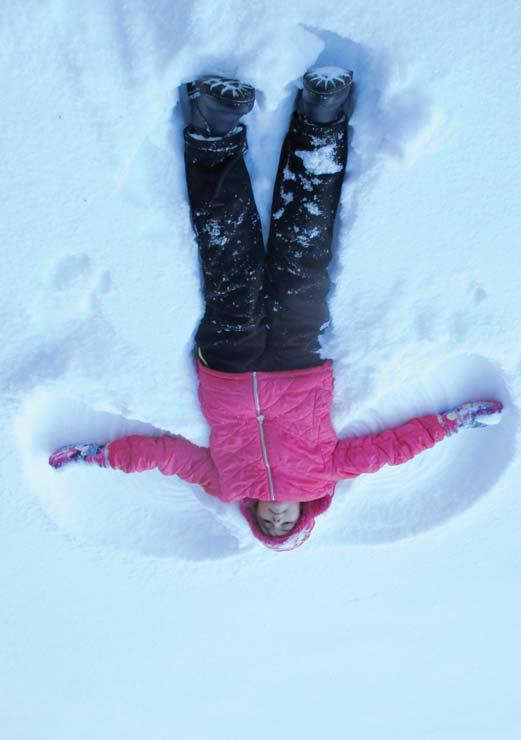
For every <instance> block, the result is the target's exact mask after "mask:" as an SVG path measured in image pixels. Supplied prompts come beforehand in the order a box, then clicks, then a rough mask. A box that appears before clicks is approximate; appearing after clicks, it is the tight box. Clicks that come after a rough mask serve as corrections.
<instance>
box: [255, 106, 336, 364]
mask: <svg viewBox="0 0 521 740" xmlns="http://www.w3.org/2000/svg"><path fill="white" fill-rule="evenodd" d="M347 143H348V142H347V122H346V119H345V118H344V120H343V121H341V122H340V123H332V124H327V125H326V124H321V125H317V124H315V123H311V122H309V121H307V120H305V119H303V118H302V117H300V116H298V115H297V114H295V113H294V114H293V116H292V119H291V123H290V128H289V131H288V133H287V135H286V138H285V140H284V143H283V146H282V152H281V155H280V161H279V168H278V173H277V178H276V182H275V188H274V193H273V205H272V215H271V226H270V235H269V242H268V256H267V274H266V285H265V293H266V308H267V313H268V324H267V327H266V328H267V330H268V334H267V349H266V359H265V368H266V369H269V370H275V369H287V370H289V369H294V368H298V367H313V366H315V365H319V364H320V363H321V362H322V360H321V358H320V356H319V354H318V353H319V351H320V343H319V338H318V337H319V334H320V332H321V330H322V329H323V328H324V327H325V325H326V324H327V323H328V321H329V309H328V305H327V294H328V291H329V286H330V280H329V275H328V271H327V268H328V265H329V263H330V261H331V257H332V251H331V241H332V233H333V224H334V220H335V215H336V211H337V207H338V202H339V199H340V192H341V189H342V182H343V179H344V175H345V168H346V161H347ZM268 363H269V364H268Z"/></svg>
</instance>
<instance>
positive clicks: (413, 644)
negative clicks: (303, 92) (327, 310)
mask: <svg viewBox="0 0 521 740" xmlns="http://www.w3.org/2000/svg"><path fill="white" fill-rule="evenodd" d="M478 6H479V7H476V4H475V3H474V2H470V0H461V1H460V2H458V3H452V2H449V1H448V0H439V1H438V2H436V3H420V4H419V5H418V3H416V2H413V1H412V0H403V1H402V2H398V0H388V2H385V3H384V2H383V1H382V0H369V2H368V1H367V0H352V1H351V2H350V3H338V2H336V0H323V2H321V3H320V4H317V3H312V2H311V1H310V0H299V2H294V1H293V0H290V1H289V2H286V3H284V11H283V13H282V14H281V9H280V6H279V5H277V4H276V3H275V4H274V3H271V2H267V0H250V2H238V1H237V0H230V2H227V3H225V4H222V3H215V2H214V0H193V2H187V1H186V0H181V1H180V2H178V3H171V2H167V0H130V2H126V3H117V2H112V0H109V2H107V1H106V0H91V2H89V3H86V2H81V1H80V2H77V3H67V2H63V0H43V1H42V2H29V1H27V0H26V1H24V2H14V0H7V1H6V2H5V3H4V4H3V12H2V19H1V23H0V55H1V57H0V58H1V60H2V64H1V80H2V124H1V132H2V137H1V141H2V165H3V166H2V171H3V176H2V179H1V184H0V188H1V201H0V202H1V208H2V218H1V221H0V229H1V234H2V262H1V264H2V270H1V273H0V279H1V287H2V290H1V292H0V311H1V316H2V324H1V326H2V344H1V349H0V352H1V363H0V373H1V385H0V388H1V408H2V417H1V418H2V435H1V438H0V455H1V461H2V471H3V474H2V479H3V485H2V495H1V498H0V593H1V599H0V620H1V630H0V666H1V668H0V728H1V736H2V738H5V739H6V740H51V739H52V740H62V739H63V740H65V739H67V740H69V739H70V738H74V740H84V739H85V740H86V739H87V738H88V739H89V740H91V739H92V738H94V737H96V738H100V739H101V740H105V739H106V740H145V738H146V739H147V740H148V739H149V738H153V740H167V739H168V740H170V739H171V738H177V737H182V738H184V739H185V740H219V739H220V738H223V740H224V739H226V740H233V739H235V738H245V737H247V738H250V740H279V738H284V739H286V738H289V739H290V740H293V738H295V739H296V738H298V739H299V740H316V739H317V738H323V737H324V738H327V739H328V740H345V738H353V739H356V740H395V739H396V740H456V739H457V740H492V739H493V740H519V738H521V712H520V709H519V696H518V694H519V676H520V670H521V650H520V626H521V620H520V617H519V615H520V613H521V597H520V588H519V584H520V560H521V558H520V548H519V531H520V524H521V503H520V496H519V479H520V476H521V451H520V444H519V440H518V434H517V430H518V423H519V405H520V402H521V342H520V331H519V316H520V310H521V298H520V293H521V291H520V286H521V260H520V259H519V241H520V240H519V234H520V229H521V218H520V203H521V187H520V172H521V168H520V162H519V158H520V156H519V155H520V148H519V144H518V139H519V120H520V119H521V110H520V97H519V95H517V94H516V91H517V90H518V86H519V84H518V77H519V69H520V62H521V59H520V44H519V28H520V21H519V8H518V3H516V2H514V0H499V1H498V2H497V3H494V4H490V3H479V4H478ZM478 11H479V12H478ZM310 66H333V67H337V66H345V67H348V68H350V69H353V70H354V77H355V80H356V83H357V89H358V102H357V108H356V112H355V114H354V116H353V119H352V125H353V131H354V136H353V139H352V145H351V151H350V157H349V164H348V176H347V178H346V182H345V185H344V188H343V192H342V201H341V206H340V209H339V214H338V219H337V225H336V229H335V257H334V261H333V264H332V266H331V277H332V279H333V289H332V292H331V300H330V307H331V315H332V321H331V325H330V327H329V328H328V330H327V333H326V335H325V336H324V340H323V348H322V349H323V356H324V357H331V358H332V359H333V360H334V371H335V379H336V382H335V395H334V402H333V408H332V420H333V424H334V427H335V429H336V430H337V433H338V435H339V436H347V435H357V434H362V433H366V432H369V431H373V430H374V431H378V430H382V429H384V428H386V427H388V426H390V425H394V424H397V423H399V422H401V421H405V420H406V419H408V418H410V417H411V416H415V415H418V414H422V413H429V412H434V411H436V412H437V411H442V410H444V409H446V408H448V407H450V406H452V405H455V404H457V403H459V402H462V401H465V400H471V399H474V398H480V397H482V398H492V397H495V398H499V399H501V400H502V401H503V403H504V404H505V412H504V415H503V416H504V418H503V420H502V422H501V423H500V424H499V425H497V426H491V427H490V428H487V429H485V430H477V431H471V432H470V431H469V432H466V433H464V434H461V435H458V436H456V437H453V438H450V439H447V440H445V441H444V442H442V443H440V444H439V445H437V446H436V447H435V448H433V449H432V450H430V451H428V452H426V453H424V454H422V455H420V456H418V457H417V458H415V459H414V460H412V461H411V462H409V463H407V464H405V465H403V466H399V467H397V468H388V469H383V470H382V471H380V472H379V473H378V474H376V475H374V476H363V477H361V478H358V479H356V480H355V481H353V482H351V483H343V484H339V485H338V486H337V490H336V496H335V500H334V503H333V505H332V507H331V510H330V511H329V512H328V513H327V514H326V515H324V516H323V517H321V519H320V520H319V521H318V523H317V526H316V531H315V532H314V533H313V536H312V538H311V539H310V540H309V542H308V543H306V544H305V545H304V546H303V547H302V548H300V549H299V550H296V551H294V552H290V553H276V552H271V551H268V550H266V549H265V548H263V547H262V546H261V545H260V544H258V543H256V542H254V541H252V538H251V536H250V535H249V534H248V532H247V530H246V528H245V524H244V522H243V521H242V520H241V518H240V517H239V515H238V514H237V511H236V510H235V508H234V507H232V506H226V505H224V504H220V503H219V502H216V501H215V500H213V499H210V497H208V496H206V495H205V494H204V492H202V490H200V489H198V488H197V487H195V486H190V485H188V484H186V483H185V482H183V481H181V480H179V479H177V478H166V477H163V476H161V475H160V474H159V473H157V472H150V473H143V474H141V475H131V476H125V475H123V474H120V473H117V472H115V471H105V470H100V469H97V468H96V469H92V468H88V467H81V466H75V467H70V468H67V469H64V470H62V471H60V472H59V473H57V472H55V471H53V470H51V469H50V468H49V466H48V465H47V457H48V455H49V453H50V451H51V450H52V449H53V448H55V447H57V446H59V445H62V444H65V443H67V442H73V441H99V442H105V441H108V440H112V439H115V438H117V437H120V436H122V435H123V434H127V433H130V432H141V431H144V432H146V433H158V434H160V433H168V432H175V433H177V434H182V435H184V436H186V437H188V438H190V439H191V440H192V441H194V442H195V443H197V444H206V443H207V442H208V433H209V430H208V427H207V424H206V422H205V420H204V417H203V416H202V413H201V411H200V408H199V406H198V401H197V381H196V374H195V368H194V366H193V361H192V355H191V350H192V344H193V337H194V334H195V330H196V327H197V323H198V321H199V319H200V318H201V316H202V311H203V302H202V295H201V290H200V273H199V266H198V257H197V247H196V243H195V241H194V236H193V233H192V229H191V225H190V216H189V209H188V205H187V200H186V189H185V182H184V169H183V167H184V165H183V141H182V117H181V112H180V109H179V105H178V87H179V85H180V84H181V83H183V82H186V81H188V80H190V79H192V78H193V77H195V76H197V75H199V74H208V73H211V74H225V75H230V76H233V77H234V78H238V79H241V80H243V81H245V82H248V83H250V84H252V85H254V86H255V87H256V88H257V90H258V95H257V104H256V106H255V108H254V110H253V111H252V113H251V114H250V115H249V116H248V119H247V125H248V138H249V151H248V153H247V155H246V156H247V164H248V167H249V170H250V173H251V175H252V179H253V187H254V192H255V197H256V200H257V204H258V207H259V212H260V214H261V218H262V221H263V228H264V231H265V234H267V228H268V216H269V208H270V202H271V190H272V187H273V180H274V175H275V172H276V166H277V160H278V154H279V151H280V145H281V142H282V139H283V136H284V133H285V130H286V126H287V123H288V120H289V116H290V113H291V110H292V106H293V101H294V98H295V94H296V90H297V87H298V86H301V84H302V75H303V73H304V72H305V71H306V69H308V68H309V67H310ZM172 111H173V113H172ZM325 159H326V160H327V158H325ZM315 164H316V165H317V166H319V164H318V162H317V163H315ZM306 166H307V165H306ZM311 166H313V163H312V164H311ZM311 207H312V204H310V208H311Z"/></svg>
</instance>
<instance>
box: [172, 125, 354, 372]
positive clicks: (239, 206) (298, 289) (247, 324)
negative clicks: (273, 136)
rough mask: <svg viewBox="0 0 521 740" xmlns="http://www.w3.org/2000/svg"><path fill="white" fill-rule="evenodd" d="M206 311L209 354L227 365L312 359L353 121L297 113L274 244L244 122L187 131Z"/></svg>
mask: <svg viewBox="0 0 521 740" xmlns="http://www.w3.org/2000/svg"><path fill="white" fill-rule="evenodd" d="M184 141H185V166H186V178H187V187H188V197H189V202H190V208H191V216H192V225H193V228H194V230H195V234H196V237H197V242H198V245H199V255H200V264H201V267H202V274H203V291H204V298H205V303H206V308H205V313H204V316H203V319H202V321H201V322H200V325H199V327H198V330H197V333H196V336H195V348H194V351H196V352H197V353H198V354H199V356H200V357H201V356H202V357H201V359H202V361H203V362H204V363H205V364H206V365H207V366H209V367H211V368H213V369H215V370H221V371H224V372H248V371H253V370H259V371H274V370H293V369H297V368H307V367H315V366H316V365H320V364H322V362H323V361H324V360H323V359H321V358H320V355H319V353H320V342H319V335H320V333H321V332H322V330H323V329H324V328H325V327H326V326H327V324H328V322H329V309H328V305H327V294H328V291H329V287H330V279H329V275H328V265H329V263H330V261H331V257H332V251H331V248H332V233H333V224H334V221H335V215H336V212H337V207H338V202H339V199H340V192H341V189H342V182H343V179H344V175H345V167H346V161H347V123H346V121H345V120H344V121H342V122H337V123H334V124H331V125H315V124H313V123H310V122H308V121H306V120H304V119H302V118H301V117H300V116H297V115H296V114H295V113H294V114H293V116H292V118H291V123H290V127H289V131H288V133H287V134H286V137H285V139H284V143H283V146H282V151H281V155H280V161H279V166H278V172H277V177H276V181H275V188H274V192H273V202H272V208H271V222H270V231H269V238H268V245H267V246H268V249H267V253H266V254H265V251H264V244H263V238H262V229H261V221H260V218H259V214H258V212H257V208H256V205H255V200H254V196H253V191H252V187H251V182H250V178H249V175H248V170H247V169H246V165H245V162H244V158H243V155H244V153H245V151H246V149H247V141H246V127H245V126H244V125H243V124H240V125H239V127H238V128H237V129H236V130H234V132H233V133H232V134H230V135H228V136H226V137H224V138H220V139H213V140H212V139H204V138H202V137H197V136H193V135H190V133H189V129H185V131H184Z"/></svg>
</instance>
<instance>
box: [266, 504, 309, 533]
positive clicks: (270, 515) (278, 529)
mask: <svg viewBox="0 0 521 740" xmlns="http://www.w3.org/2000/svg"><path fill="white" fill-rule="evenodd" d="M256 513H257V523H258V525H259V527H260V528H261V529H262V531H263V532H264V534H267V535H268V537H282V536H283V535H285V534H288V532H291V530H292V529H293V527H294V526H295V524H296V522H297V520H298V518H299V516H300V504H299V503H298V502H295V501H259V502H258V504H257V512H256Z"/></svg>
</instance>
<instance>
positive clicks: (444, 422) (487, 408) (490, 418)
mask: <svg viewBox="0 0 521 740" xmlns="http://www.w3.org/2000/svg"><path fill="white" fill-rule="evenodd" d="M502 410H503V404H502V403H501V402H500V401H470V402H469V403H462V404H461V406H457V407H456V408H455V409H452V410H451V411H445V412H444V413H443V414H438V421H439V422H440V424H441V426H442V427H443V428H444V429H445V432H446V433H447V436H450V435H451V434H455V433H456V432H459V430H460V429H476V428H477V427H485V426H490V425H491V424H499V422H500V421H501V411H502Z"/></svg>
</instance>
